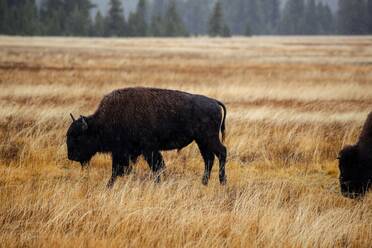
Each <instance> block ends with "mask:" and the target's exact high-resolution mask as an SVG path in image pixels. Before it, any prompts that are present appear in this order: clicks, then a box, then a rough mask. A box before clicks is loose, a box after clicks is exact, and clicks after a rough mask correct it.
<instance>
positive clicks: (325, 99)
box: [0, 37, 372, 247]
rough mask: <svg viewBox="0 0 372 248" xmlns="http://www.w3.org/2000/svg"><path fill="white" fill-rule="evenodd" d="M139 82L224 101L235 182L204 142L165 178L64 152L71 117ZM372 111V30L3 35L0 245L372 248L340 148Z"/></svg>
mask: <svg viewBox="0 0 372 248" xmlns="http://www.w3.org/2000/svg"><path fill="white" fill-rule="evenodd" d="M129 86H149V87H161V88H171V89H179V90H184V91H188V92H192V93H199V94H205V95H208V96H210V97H214V98H217V99H219V100H221V101H223V102H224V103H225V104H226V106H227V109H228V110H227V111H228V113H227V138H226V141H225V144H226V146H227V148H228V164H227V167H226V172H227V177H228V183H227V185H226V186H225V187H221V186H220V185H219V183H218V175H217V168H218V166H217V165H216V164H215V166H214V169H213V173H212V177H211V180H210V184H209V186H208V187H204V186H203V185H202V184H201V176H202V174H203V170H204V165H203V162H202V159H201V156H200V154H199V152H198V149H197V146H196V145H195V144H192V145H190V146H189V147H187V148H185V149H183V150H182V151H181V152H180V153H177V152H176V151H172V152H164V157H165V161H166V165H167V170H166V175H165V176H164V178H163V180H162V182H161V183H160V184H155V183H154V182H153V180H152V178H151V173H150V170H149V169H148V168H147V165H146V164H145V162H144V161H143V160H142V159H141V160H140V161H139V162H138V164H137V165H136V166H135V167H134V173H132V174H131V175H130V176H127V177H124V178H120V179H119V180H118V181H117V183H116V184H115V186H114V188H113V189H112V190H107V189H106V188H105V185H106V182H107V180H108V179H109V177H110V175H111V164H110V157H109V156H108V155H99V156H96V157H94V159H93V161H92V163H91V166H90V167H89V169H87V170H81V169H80V166H79V165H78V164H77V163H72V162H70V161H68V160H67V155H66V145H65V134H66V131H67V128H68V126H69V124H70V123H71V120H70V116H69V113H70V112H72V113H73V114H75V115H79V114H83V115H88V114H91V113H92V112H93V111H94V110H95V108H96V106H97V104H98V103H99V101H100V99H101V98H102V96H103V95H104V94H107V93H109V92H110V91H111V90H113V89H116V88H122V87H129ZM371 110H372V37H363V38H361V37H359V38H349V37H328V38H326V37H317V38H314V37H313V38H311V37H306V38H299V37H287V38H283V37H264V38H232V39H207V38H190V39H74V38H10V37H0V202H1V204H0V247H13V246H26V247H28V246H38V247H53V246H55V247H58V246H64V247H85V246H88V247H102V246H103V247H104V246H106V247H253V246H258V247H370V245H371V240H372V193H369V194H367V195H366V197H365V198H364V199H362V200H351V199H347V198H344V197H342V196H341V194H340V192H339V185H338V168H337V160H336V157H337V154H338V151H339V150H340V148H341V147H342V146H344V145H345V144H350V143H354V142H355V141H356V140H357V137H358V135H359V132H360V130H361V127H362V124H363V122H364V120H365V118H366V116H367V113H368V112H369V111H371Z"/></svg>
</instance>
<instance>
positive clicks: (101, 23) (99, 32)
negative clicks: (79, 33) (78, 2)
mask: <svg viewBox="0 0 372 248" xmlns="http://www.w3.org/2000/svg"><path fill="white" fill-rule="evenodd" d="M92 34H93V35H94V36H97V37H101V36H103V35H104V34H105V20H104V18H103V16H102V14H101V11H99V10H98V11H97V13H96V17H95V18H94V27H93V30H92Z"/></svg>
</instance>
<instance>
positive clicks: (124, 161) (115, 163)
mask: <svg viewBox="0 0 372 248" xmlns="http://www.w3.org/2000/svg"><path fill="white" fill-rule="evenodd" d="M129 172H130V167H129V157H128V156H125V155H121V154H116V153H113V154H112V174H111V178H110V180H109V181H108V183H107V187H108V188H112V186H114V183H115V181H116V179H117V177H118V176H123V175H124V174H127V173H129Z"/></svg>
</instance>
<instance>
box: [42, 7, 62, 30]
mask: <svg viewBox="0 0 372 248" xmlns="http://www.w3.org/2000/svg"><path fill="white" fill-rule="evenodd" d="M40 19H41V23H42V24H43V28H42V33H43V34H45V35H53V36H56V35H63V32H64V30H65V25H64V21H65V16H64V2H63V1H62V0H44V1H43V2H42V4H41V10H40Z"/></svg>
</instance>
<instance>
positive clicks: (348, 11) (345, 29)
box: [337, 0, 367, 35]
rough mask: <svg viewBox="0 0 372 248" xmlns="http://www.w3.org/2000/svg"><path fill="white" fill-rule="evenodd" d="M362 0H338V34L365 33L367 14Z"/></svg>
mask: <svg viewBox="0 0 372 248" xmlns="http://www.w3.org/2000/svg"><path fill="white" fill-rule="evenodd" d="M365 10H366V4H365V2H364V0H353V1H350V0H339V10H338V18H337V22H338V23H337V24H338V30H339V33H340V34H352V35H353V34H365V33H367V25H366V23H367V15H366V12H365Z"/></svg>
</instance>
